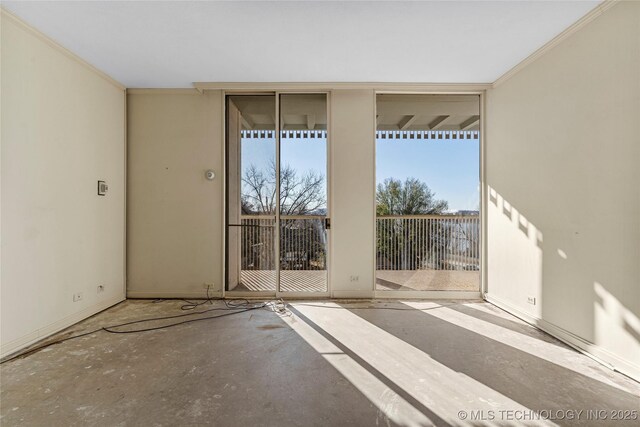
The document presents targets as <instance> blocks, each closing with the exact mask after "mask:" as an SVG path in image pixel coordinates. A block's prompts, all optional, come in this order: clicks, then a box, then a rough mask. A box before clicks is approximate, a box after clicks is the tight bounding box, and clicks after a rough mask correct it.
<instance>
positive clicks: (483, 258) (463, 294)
mask: <svg viewBox="0 0 640 427" xmlns="http://www.w3.org/2000/svg"><path fill="white" fill-rule="evenodd" d="M458 88H459V89H458ZM373 93H374V108H373V117H374V120H373V135H374V136H373V141H372V143H373V172H374V180H373V181H374V182H373V188H372V191H373V209H372V214H373V230H372V231H373V236H374V239H375V238H377V229H376V217H377V216H376V207H377V206H376V188H377V186H376V179H377V178H376V172H377V170H376V161H377V157H376V156H377V153H376V137H375V135H376V131H377V121H376V117H377V114H378V102H377V96H378V95H383V94H384V95H387V94H393V95H478V96H479V101H478V102H479V108H480V130H479V141H478V142H479V145H480V147H479V153H478V154H479V172H480V173H479V177H478V179H479V181H478V184H479V186H480V194H479V198H480V286H479V289H478V290H477V291H408V290H407V291H383V290H376V270H377V269H376V256H377V251H376V245H375V244H374V245H373V253H372V255H371V256H372V259H373V276H372V277H373V284H372V289H371V292H372V295H373V298H380V299H384V298H391V299H407V298H416V299H484V298H485V294H486V293H487V189H486V171H485V163H486V157H485V156H486V154H485V134H486V128H485V115H486V109H485V99H486V88H484V87H477V88H476V87H473V88H471V89H469V88H466V87H465V85H455V84H454V85H452V87H451V88H446V89H444V88H443V89H442V90H438V89H435V90H428V89H425V90H398V89H396V90H394V89H377V90H374V91H373Z"/></svg>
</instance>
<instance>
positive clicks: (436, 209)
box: [376, 178, 449, 216]
mask: <svg viewBox="0 0 640 427" xmlns="http://www.w3.org/2000/svg"><path fill="white" fill-rule="evenodd" d="M376 202H377V203H376V213H377V214H378V215H379V216H381V215H425V214H433V215H436V214H442V213H444V212H446V211H447V209H449V204H448V203H447V201H446V200H437V199H436V198H435V193H434V192H433V191H431V189H430V188H429V186H428V185H427V184H426V183H424V182H422V181H420V180H418V179H416V178H407V179H406V180H405V181H404V183H403V182H402V181H400V180H399V179H393V178H387V179H385V180H384V182H383V183H381V184H378V191H377V192H376Z"/></svg>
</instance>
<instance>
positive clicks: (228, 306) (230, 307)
mask: <svg viewBox="0 0 640 427" xmlns="http://www.w3.org/2000/svg"><path fill="white" fill-rule="evenodd" d="M161 301H164V300H163V299H157V300H154V301H153V303H158V302H161ZM183 301H184V302H186V304H184V305H182V306H181V307H180V308H181V310H194V309H195V308H197V307H200V306H202V305H204V304H207V303H209V304H213V301H222V302H223V303H224V305H225V307H224V308H223V307H214V308H209V309H207V310H202V311H193V312H191V313H186V314H177V315H174V316H160V317H151V318H148V319H141V320H134V321H131V322H125V323H119V324H117V325H110V326H104V327H101V328H98V329H95V330H92V331H90V332H84V333H82V334H79V335H74V336H71V337H66V338H61V339H58V340H54V341H51V342H48V343H45V344H42V345H40V346H38V347H35V348H32V349H29V350H26V351H24V352H22V353H18V354H16V355H14V356H12V357H10V358H8V359H5V360H2V361H0V364H4V363H6V362H9V361H11V360H15V359H17V358H21V357H25V356H28V355H29V354H32V353H35V352H37V351H39V350H42V349H44V348H47V347H49V346H52V345H54V344H60V343H63V342H65V341H69V340H73V339H76V338H81V337H86V336H87V335H92V334H95V333H98V332H102V331H104V332H108V333H110V334H133V333H140V332H149V331H157V330H160V329H167V328H171V327H174V326H178V325H184V324H187V323H194V322H199V321H203V320H211V319H217V318H219V317H226V316H231V315H233V314H240V313H246V312H248V311H252V310H258V309H269V310H270V311H273V312H274V313H276V314H278V315H280V316H291V315H292V312H291V311H290V310H289V309H288V308H287V303H286V302H285V301H284V300H283V299H282V298H279V299H277V300H271V301H265V302H260V303H252V302H251V301H249V300H248V299H245V298H243V299H233V300H226V299H223V298H216V299H213V298H211V297H210V295H209V286H207V298H206V299H205V300H204V301H202V302H193V301H189V300H183ZM456 304H458V303H452V304H442V305H438V306H437V307H433V308H441V307H447V306H449V305H456ZM296 305H302V306H308V307H319V308H331V309H343V310H344V309H346V308H345V307H343V306H338V307H333V306H327V305H321V304H313V303H304V302H300V303H296ZM350 308H351V309H352V310H396V311H416V309H415V308H399V307H350ZM212 311H231V313H224V314H220V315H217V316H207V317H200V318H197V319H189V320H183V321H180V322H175V323H170V324H168V325H163V326H154V327H150V328H142V329H133V330H125V331H119V330H117V329H118V328H122V327H124V326H129V325H135V324H139V323H146V322H154V321H160V320H168V319H176V318H181V317H186V316H194V315H200V314H205V313H209V312H212Z"/></svg>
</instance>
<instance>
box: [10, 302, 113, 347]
mask: <svg viewBox="0 0 640 427" xmlns="http://www.w3.org/2000/svg"><path fill="white" fill-rule="evenodd" d="M124 300H125V298H124V297H123V296H120V295H119V296H117V297H113V298H110V299H108V300H105V301H101V302H98V303H96V304H93V305H90V306H89V307H86V308H84V309H82V310H81V311H78V312H77V313H73V314H71V315H69V316H67V317H64V318H62V319H60V320H57V321H55V322H53V323H51V324H49V325H47V326H44V327H42V328H39V329H36V330H35V331H33V332H31V333H29V334H27V335H24V336H22V337H20V338H17V339H15V340H13V341H10V342H8V343H5V344H3V345H2V348H1V349H0V358H4V357H5V356H8V355H10V354H11V353H15V352H16V351H18V350H21V349H23V348H25V347H27V346H29V345H31V344H33V343H35V342H37V341H40V340H42V339H44V338H46V337H48V336H51V335H53V334H55V333H57V332H59V331H61V330H63V329H66V328H68V327H70V326H73V325H75V324H76V323H78V322H81V321H82V320H85V319H86V318H88V317H90V316H93V315H95V314H98V313H99V312H101V311H103V310H106V309H107V308H109V307H112V306H114V305H116V304H118V303H120V302H122V301H124Z"/></svg>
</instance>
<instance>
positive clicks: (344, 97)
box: [329, 90, 376, 297]
mask: <svg viewBox="0 0 640 427" xmlns="http://www.w3.org/2000/svg"><path fill="white" fill-rule="evenodd" d="M375 102H376V99H375V94H374V91H373V90H335V91H333V92H332V93H331V129H330V131H331V159H330V162H331V176H330V177H329V179H330V180H331V206H330V208H331V253H330V257H331V259H330V268H331V289H332V294H333V296H336V297H371V296H372V295H373V280H374V278H373V268H374V264H373V263H374V255H373V250H374V244H375V236H374V226H373V220H374V219H373V218H374V217H373V215H374V183H375V176H374V167H373V165H374V164H375V158H374V156H375V140H374V132H375ZM351 276H357V277H358V280H357V281H351Z"/></svg>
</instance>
